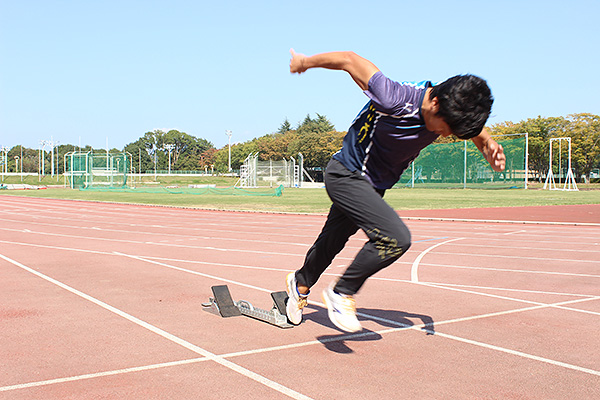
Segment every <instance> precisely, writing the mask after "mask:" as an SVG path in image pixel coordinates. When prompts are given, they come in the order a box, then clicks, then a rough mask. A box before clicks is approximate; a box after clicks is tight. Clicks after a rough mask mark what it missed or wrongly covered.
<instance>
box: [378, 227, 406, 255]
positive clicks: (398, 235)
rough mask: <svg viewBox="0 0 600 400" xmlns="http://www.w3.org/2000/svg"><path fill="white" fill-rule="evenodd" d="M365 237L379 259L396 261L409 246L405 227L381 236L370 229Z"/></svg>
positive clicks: (380, 233)
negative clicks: (369, 241)
mask: <svg viewBox="0 0 600 400" xmlns="http://www.w3.org/2000/svg"><path fill="white" fill-rule="evenodd" d="M367 235H368V236H369V238H370V240H371V241H372V242H373V245H374V246H375V249H377V252H378V253H377V255H378V256H379V257H380V258H381V259H394V260H396V259H398V258H400V257H401V256H402V255H403V254H404V253H406V251H407V250H408V249H409V248H410V245H411V235H410V231H409V230H408V229H406V228H405V227H403V228H400V229H396V230H395V231H394V232H393V233H388V234H383V233H382V232H381V231H380V230H379V229H372V230H370V231H369V232H368V233H367Z"/></svg>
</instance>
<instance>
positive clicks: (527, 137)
mask: <svg viewBox="0 0 600 400" xmlns="http://www.w3.org/2000/svg"><path fill="white" fill-rule="evenodd" d="M528 175H529V133H527V132H525V189H527V184H528V183H529V177H528Z"/></svg>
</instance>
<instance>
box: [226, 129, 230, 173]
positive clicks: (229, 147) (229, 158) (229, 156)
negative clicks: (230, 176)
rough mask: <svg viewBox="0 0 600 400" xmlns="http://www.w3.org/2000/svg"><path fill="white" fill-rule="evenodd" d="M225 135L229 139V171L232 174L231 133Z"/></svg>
mask: <svg viewBox="0 0 600 400" xmlns="http://www.w3.org/2000/svg"><path fill="white" fill-rule="evenodd" d="M225 134H226V135H227V136H228V137H229V170H228V172H231V134H232V132H231V131H225Z"/></svg>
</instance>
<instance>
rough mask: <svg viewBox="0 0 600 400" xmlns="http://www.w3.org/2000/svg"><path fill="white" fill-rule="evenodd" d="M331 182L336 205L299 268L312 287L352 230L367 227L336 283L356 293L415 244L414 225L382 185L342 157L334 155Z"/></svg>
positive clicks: (329, 187) (328, 172)
mask: <svg viewBox="0 0 600 400" xmlns="http://www.w3.org/2000/svg"><path fill="white" fill-rule="evenodd" d="M325 186H326V188H327V194H328V195H329V197H330V198H331V201H332V202H333V205H332V206H331V209H330V210H329V215H328V216H327V221H326V222H325V225H324V226H323V229H322V231H321V233H320V234H319V237H318V238H317V240H316V241H315V243H314V244H313V246H312V247H311V248H310V250H309V251H308V253H307V254H306V259H305V260H304V265H303V266H302V268H301V269H300V270H298V271H297V272H296V279H297V280H298V284H300V285H304V286H308V287H309V288H310V287H312V286H313V285H314V284H315V283H316V282H317V280H318V279H319V277H320V276H321V274H322V273H323V272H324V271H325V270H326V269H327V267H329V265H330V264H331V262H332V261H333V259H334V258H335V256H336V255H337V254H338V253H339V252H340V251H342V249H343V248H344V246H345V245H346V243H347V241H348V239H349V238H350V236H352V235H353V234H355V233H356V232H357V231H358V229H359V228H360V229H362V230H363V231H364V232H365V233H366V234H367V237H368V238H369V240H368V241H367V243H365V245H364V246H363V248H362V249H361V250H360V252H359V253H358V254H357V255H356V258H355V259H354V261H353V262H352V264H350V265H349V266H348V268H347V269H346V271H345V272H344V274H343V276H342V277H341V278H340V280H339V281H338V283H337V284H336V286H335V288H334V289H335V291H337V292H338V293H343V294H348V295H353V294H355V293H357V292H358V290H359V289H360V288H361V286H362V285H363V284H364V283H365V281H366V280H367V278H368V277H370V276H371V275H373V274H375V273H376V272H377V271H379V270H381V269H383V268H385V267H387V266H388V265H390V264H391V263H393V262H394V261H396V260H397V259H398V258H399V257H400V256H401V255H402V254H404V253H405V252H406V250H408V248H409V247H410V231H409V230H408V228H407V227H406V225H404V223H403V222H402V220H401V219H400V217H399V216H398V214H397V213H396V212H395V211H394V210H393V209H392V208H391V207H390V206H389V205H388V204H387V203H386V202H385V201H384V200H383V198H382V196H383V193H384V191H378V190H376V189H375V188H373V186H371V184H370V183H369V182H368V181H367V180H366V179H365V178H364V177H363V176H361V174H360V172H350V171H349V170H348V169H347V168H346V167H344V165H343V164H342V163H340V162H339V161H337V160H331V161H330V162H329V165H328V166H327V170H326V172H325Z"/></svg>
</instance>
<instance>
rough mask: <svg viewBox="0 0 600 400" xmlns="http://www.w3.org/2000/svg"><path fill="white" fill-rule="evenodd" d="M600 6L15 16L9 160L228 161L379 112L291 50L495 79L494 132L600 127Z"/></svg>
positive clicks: (5, 54) (4, 2)
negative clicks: (308, 119) (247, 148)
mask: <svg viewBox="0 0 600 400" xmlns="http://www.w3.org/2000/svg"><path fill="white" fill-rule="evenodd" d="M599 15H600V1H597V0H594V1H579V0H571V1H569V2H566V1H561V2H558V1H553V0H546V1H537V0H535V1H527V0H520V1H512V0H509V1H461V0H456V1H437V0H429V1H426V2H414V1H412V2H408V1H402V0H394V1H378V2H367V1H354V0H348V1H326V0H321V1H310V0H309V1H301V2H292V1H284V0H278V1H260V0H254V1H227V0H222V1H218V2H215V1H210V2H209V1H182V0H169V1H166V0H165V1H152V0H146V1H133V0H118V1H113V0H104V1H100V0H79V1H75V0H63V1H58V0H56V1H55V0H46V1H34V0H19V1H15V0H0V146H7V147H9V148H11V147H13V146H15V145H19V144H22V145H24V146H26V147H32V148H37V147H38V142H39V141H40V140H50V138H53V139H54V140H55V141H59V142H60V143H61V144H73V145H78V144H79V143H81V144H82V145H87V144H89V145H92V146H94V147H96V148H104V147H105V146H106V142H107V140H108V144H109V147H111V148H113V147H115V148H122V147H123V146H125V145H126V144H128V143H131V142H133V141H135V140H137V139H138V138H139V137H141V136H143V135H144V133H145V132H148V131H152V130H154V129H162V130H169V129H177V130H180V131H183V132H186V133H188V134H190V135H194V136H196V137H200V138H204V139H207V140H209V141H211V142H212V143H213V144H214V145H215V146H216V147H217V148H220V147H223V146H224V145H226V144H227V141H228V138H227V135H226V134H225V131H226V130H231V131H232V132H233V136H232V142H234V143H235V142H243V141H246V140H250V139H252V138H255V137H260V136H263V135H265V134H268V133H271V132H274V131H276V130H277V129H278V128H279V127H280V125H281V123H282V122H283V121H284V120H285V119H286V118H287V119H288V120H289V121H290V122H291V123H292V125H294V126H295V125H297V124H298V123H299V122H300V121H301V120H303V119H304V117H305V116H306V115H307V114H311V115H312V116H313V117H314V116H316V113H319V114H322V115H325V116H327V117H328V118H329V119H330V121H331V122H332V123H333V124H334V125H335V127H336V129H337V130H340V131H345V130H346V129H347V128H348V126H349V124H350V122H351V121H352V119H353V118H354V117H355V115H356V113H357V112H358V111H359V110H360V109H361V108H362V106H363V105H364V103H366V101H367V98H366V97H365V96H364V94H363V93H362V92H361V91H360V89H359V88H358V86H356V85H355V84H354V83H353V81H352V80H351V79H350V77H349V76H348V75H346V74H345V73H343V72H339V71H327V70H310V71H308V72H307V73H305V74H303V75H300V76H298V75H290V73H289V69H288V64H289V49H290V48H292V47H293V48H294V49H295V50H296V51H297V52H300V53H305V54H314V53H320V52H325V51H333V50H353V51H355V52H357V53H358V54H360V55H362V56H363V57H366V58H368V59H369V60H371V61H373V62H374V63H375V64H376V65H377V66H378V67H379V68H380V69H381V70H382V71H383V72H384V73H385V74H386V75H388V76H389V77H391V78H392V79H395V80H398V81H421V80H432V81H442V80H444V79H446V78H448V77H450V76H453V75H456V74H461V73H472V74H475V75H479V76H481V77H483V78H485V79H487V81H488V83H489V85H490V87H491V88H492V92H493V94H494V97H495V99H496V100H495V103H494V108H493V112H492V117H491V118H490V120H489V124H494V123H499V122H503V121H513V122H518V121H521V120H524V119H527V118H534V117H537V116H538V115H541V116H543V117H551V116H566V115H568V114H572V113H582V112H587V113H593V114H600V96H599V95H598V92H599V91H600V78H599V74H600V51H599V49H600V22H599V21H598V16H599Z"/></svg>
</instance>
